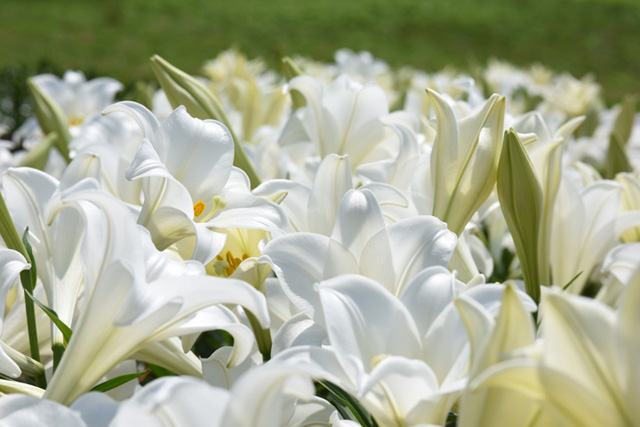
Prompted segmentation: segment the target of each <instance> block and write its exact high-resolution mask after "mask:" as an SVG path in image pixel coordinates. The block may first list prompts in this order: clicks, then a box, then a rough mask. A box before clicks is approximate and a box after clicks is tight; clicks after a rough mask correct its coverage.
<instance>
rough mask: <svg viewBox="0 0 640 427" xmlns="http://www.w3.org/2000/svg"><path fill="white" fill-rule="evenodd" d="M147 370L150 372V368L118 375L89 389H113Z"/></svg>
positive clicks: (101, 390) (146, 372)
mask: <svg viewBox="0 0 640 427" xmlns="http://www.w3.org/2000/svg"><path fill="white" fill-rule="evenodd" d="M149 372H151V370H147V371H142V372H135V373H133V374H125V375H120V376H118V377H115V378H111V379H110V380H107V381H105V382H103V383H100V384H98V385H97V386H95V387H94V388H92V389H91V391H100V392H102V393H104V392H105V391H109V390H113V389H114V388H116V387H118V386H121V385H122V384H124V383H128V382H129V381H131V380H135V379H138V378H140V377H141V376H143V375H146V374H148V373H149Z"/></svg>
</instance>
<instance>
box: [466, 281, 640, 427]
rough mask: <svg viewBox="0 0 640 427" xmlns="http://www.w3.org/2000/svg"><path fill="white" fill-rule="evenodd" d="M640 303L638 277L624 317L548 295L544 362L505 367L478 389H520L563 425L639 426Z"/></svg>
mask: <svg viewBox="0 0 640 427" xmlns="http://www.w3.org/2000/svg"><path fill="white" fill-rule="evenodd" d="M638 304H640V275H638V274H636V275H635V276H634V278H633V279H632V281H631V283H630V284H629V287H628V288H627V291H626V292H625V295H624V297H623V301H622V305H621V307H620V309H619V310H617V311H614V310H613V309H611V308H610V307H608V306H606V305H604V304H602V303H600V302H598V301H595V300H591V299H587V298H584V297H580V296H575V295H568V294H561V293H559V292H552V293H549V294H548V295H547V296H546V298H545V299H544V300H543V305H542V307H543V308H542V310H543V326H542V327H543V330H542V337H543V342H542V345H541V356H540V360H535V359H526V358H525V359H519V360H513V361H510V362H505V363H503V364H499V365H497V366H495V367H493V368H492V369H491V370H489V371H487V372H485V373H484V374H483V375H482V376H481V377H480V378H478V380H477V381H476V383H475V384H474V385H472V387H474V388H480V387H504V388H507V389H509V390H512V391H517V392H519V393H521V394H522V395H524V396H526V397H527V398H528V399H530V400H536V401H539V402H541V403H542V404H543V405H544V406H543V408H547V411H546V412H545V413H544V414H545V415H546V416H548V417H550V418H551V419H552V420H553V421H554V422H555V423H556V425H581V426H600V425H610V426H623V425H625V426H626V425H634V424H635V421H634V420H637V419H638V417H639V416H640V412H639V410H638V405H637V397H638V392H640V370H639V369H638V363H637V356H638V352H640V339H639V336H638V334H637V324H638V321H639V318H638V309H637V308H638Z"/></svg>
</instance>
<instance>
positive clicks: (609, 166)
mask: <svg viewBox="0 0 640 427" xmlns="http://www.w3.org/2000/svg"><path fill="white" fill-rule="evenodd" d="M634 116H635V99H634V98H633V97H630V96H627V97H626V98H625V99H624V100H623V101H622V105H621V109H620V112H619V113H618V117H617V118H616V122H615V124H614V126H613V131H612V132H611V135H610V136H609V149H608V150H607V157H606V159H605V162H604V177H605V178H608V179H613V178H615V176H616V174H617V173H618V172H631V170H632V167H631V164H630V163H629V158H628V157H627V153H626V151H625V148H626V146H627V141H628V140H629V138H630V137H631V131H632V129H633V119H634Z"/></svg>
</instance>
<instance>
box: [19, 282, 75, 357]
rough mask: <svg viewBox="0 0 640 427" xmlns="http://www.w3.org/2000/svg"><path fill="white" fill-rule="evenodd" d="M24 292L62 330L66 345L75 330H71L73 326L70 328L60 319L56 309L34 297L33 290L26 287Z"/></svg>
mask: <svg viewBox="0 0 640 427" xmlns="http://www.w3.org/2000/svg"><path fill="white" fill-rule="evenodd" d="M24 293H25V295H27V297H29V299H31V300H32V301H33V302H34V303H36V305H37V306H38V307H40V308H41V309H42V311H44V312H45V314H46V315H47V316H49V319H51V321H52V322H53V324H54V325H56V327H57V328H58V329H59V330H60V332H62V337H63V338H64V345H65V347H66V346H67V344H68V343H69V340H71V335H72V334H73V332H72V331H71V328H69V327H68V326H67V325H66V324H65V323H64V322H63V321H62V320H60V318H59V317H58V313H56V312H55V310H53V309H52V308H50V307H47V306H46V305H45V304H43V303H42V302H41V301H39V300H38V298H36V297H34V296H33V294H32V293H31V292H29V291H27V290H26V289H25V291H24Z"/></svg>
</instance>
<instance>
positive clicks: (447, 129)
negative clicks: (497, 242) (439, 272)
mask: <svg viewBox="0 0 640 427" xmlns="http://www.w3.org/2000/svg"><path fill="white" fill-rule="evenodd" d="M428 92H429V95H430V97H431V100H432V101H433V104H434V106H435V110H436V117H437V119H438V130H437V134H436V139H435V141H434V143H433V151H432V152H431V181H432V183H433V188H434V201H433V215H434V216H437V217H438V218H440V219H441V220H443V221H444V222H446V223H447V225H448V227H449V229H450V230H451V231H453V232H454V233H456V234H458V235H460V233H461V232H462V230H464V227H465V225H466V224H467V222H469V220H470V219H471V217H472V216H473V214H474V213H475V212H476V211H477V210H478V208H480V206H481V205H482V204H483V203H484V201H485V200H486V199H487V197H489V194H490V193H491V191H492V190H493V187H494V185H495V182H496V173H497V169H498V160H499V158H500V149H501V147H502V132H503V127H504V108H505V107H504V106H505V100H504V98H501V97H500V96H498V95H493V96H492V97H491V98H490V99H489V100H488V101H487V102H486V103H485V104H484V105H483V106H482V108H480V109H478V110H477V111H475V112H474V113H472V114H470V115H468V116H466V117H463V118H457V117H456V115H455V113H454V111H453V108H451V106H450V105H449V104H448V103H447V101H446V100H445V99H444V98H443V97H442V96H440V95H438V94H437V93H436V92H434V91H432V90H428Z"/></svg>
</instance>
